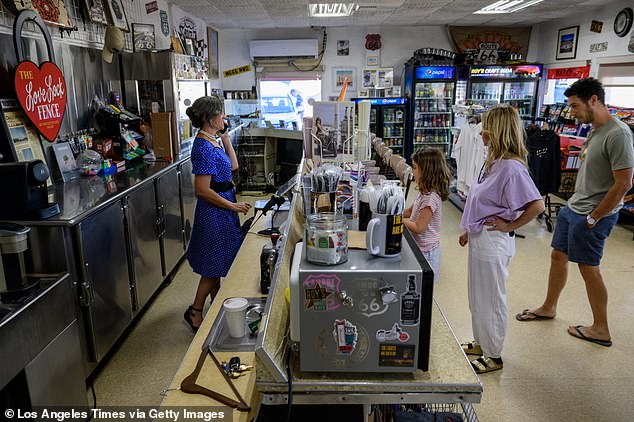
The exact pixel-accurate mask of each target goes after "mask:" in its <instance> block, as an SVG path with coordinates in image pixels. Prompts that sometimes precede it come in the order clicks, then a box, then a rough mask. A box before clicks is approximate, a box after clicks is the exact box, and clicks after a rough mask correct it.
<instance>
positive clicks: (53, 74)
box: [15, 60, 66, 142]
mask: <svg viewBox="0 0 634 422" xmlns="http://www.w3.org/2000/svg"><path fill="white" fill-rule="evenodd" d="M15 91H16V93H17V96H18V101H19V102H20V105H21V106H22V108H23V109H24V112H25V113H26V115H27V116H28V117H29V119H30V120H31V121H32V122H33V124H34V125H35V127H36V128H37V130H39V131H40V133H41V134H42V136H44V137H45V138H46V139H48V140H49V141H50V142H53V141H55V138H56V137H57V134H58V133H59V130H60V127H61V125H62V119H63V118H64V112H65V111H66V81H64V75H62V71H61V70H60V69H59V67H57V65H56V64H55V63H52V62H44V63H42V64H41V65H40V66H39V67H38V66H37V65H36V64H35V63H33V62H30V61H28V60H27V61H23V62H20V64H19V65H18V67H17V68H16V70H15Z"/></svg>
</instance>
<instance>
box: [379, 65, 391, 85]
mask: <svg viewBox="0 0 634 422" xmlns="http://www.w3.org/2000/svg"><path fill="white" fill-rule="evenodd" d="M393 85H394V68H391V67H382V68H379V71H378V74H377V78H376V87H377V88H392V86H393Z"/></svg>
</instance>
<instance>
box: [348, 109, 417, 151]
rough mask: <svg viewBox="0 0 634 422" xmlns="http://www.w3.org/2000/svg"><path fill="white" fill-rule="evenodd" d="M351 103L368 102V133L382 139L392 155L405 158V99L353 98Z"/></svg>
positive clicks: (406, 123) (406, 117)
mask: <svg viewBox="0 0 634 422" xmlns="http://www.w3.org/2000/svg"><path fill="white" fill-rule="evenodd" d="M353 101H354V102H355V103H357V104H358V103H359V101H369V102H370V132H372V133H374V134H376V136H377V137H379V138H381V139H383V142H385V145H386V146H388V147H390V148H392V150H393V151H394V154H397V155H400V156H403V157H406V155H405V153H406V149H405V145H406V143H405V139H406V137H407V128H408V126H407V125H408V112H407V108H408V103H407V98H401V97H394V98H353Z"/></svg>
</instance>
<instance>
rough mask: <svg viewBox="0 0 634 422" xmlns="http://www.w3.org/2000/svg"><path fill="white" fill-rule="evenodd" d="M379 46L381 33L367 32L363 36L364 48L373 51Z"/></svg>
mask: <svg viewBox="0 0 634 422" xmlns="http://www.w3.org/2000/svg"><path fill="white" fill-rule="evenodd" d="M380 48H381V34H367V35H366V36H365V49H366V50H370V51H374V50H379V49H380Z"/></svg>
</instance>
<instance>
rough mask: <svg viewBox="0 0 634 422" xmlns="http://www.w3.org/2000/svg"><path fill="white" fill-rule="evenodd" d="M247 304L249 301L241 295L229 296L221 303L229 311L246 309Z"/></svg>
mask: <svg viewBox="0 0 634 422" xmlns="http://www.w3.org/2000/svg"><path fill="white" fill-rule="evenodd" d="M248 305H249V301H248V300H246V299H245V298H243V297H230V298H229V299H227V300H225V301H224V303H223V306H224V307H225V309H226V310H227V311H231V312H237V311H243V310H245V309H247V306H248Z"/></svg>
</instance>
